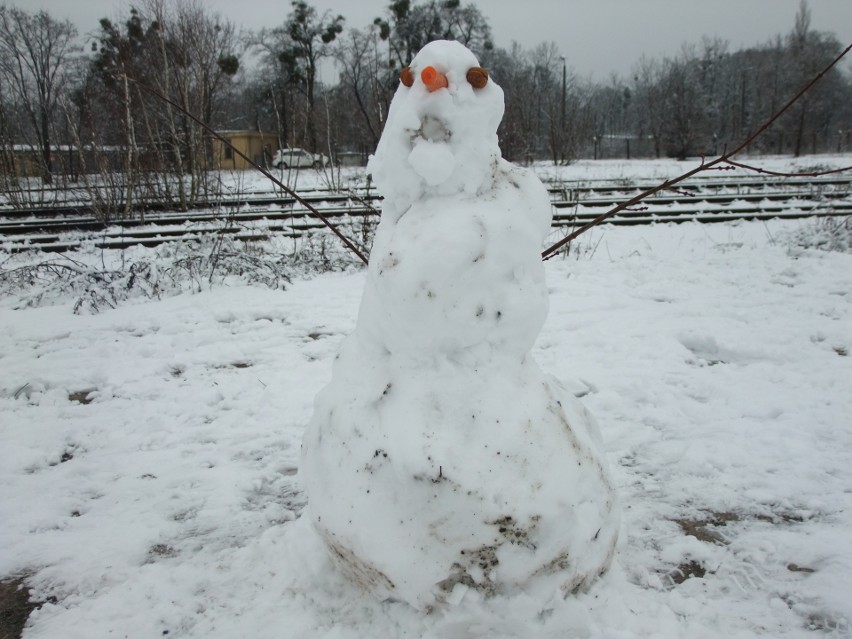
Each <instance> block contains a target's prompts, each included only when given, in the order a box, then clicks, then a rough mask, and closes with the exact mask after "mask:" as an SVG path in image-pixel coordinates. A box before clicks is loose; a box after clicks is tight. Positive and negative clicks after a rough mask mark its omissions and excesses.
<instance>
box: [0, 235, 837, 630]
mask: <svg viewBox="0 0 852 639" xmlns="http://www.w3.org/2000/svg"><path fill="white" fill-rule="evenodd" d="M810 224H812V222H810V221H800V222H790V221H787V222H769V223H758V222H754V223H729V224H719V225H712V226H701V225H697V224H683V225H658V226H653V227H651V226H648V227H629V228H616V227H603V228H601V229H598V230H595V231H593V232H591V233H589V234H587V235H585V236H583V242H582V245H581V246H579V247H577V248H578V249H579V250H578V251H577V252H576V253H575V254H574V255H572V256H570V257H568V258H566V259H558V260H552V261H550V262H548V266H547V269H548V272H547V276H548V286H549V288H550V293H551V296H550V297H551V310H550V315H549V319H548V321H547V323H546V325H545V327H544V330H543V331H542V333H541V335H540V337H539V340H538V342H537V345H536V347H535V349H534V354H535V357H536V359H537V360H538V361H539V362H540V364H541V366H542V368H544V369H545V370H547V371H549V372H552V373H554V374H556V375H557V376H558V377H561V378H563V379H564V380H566V381H568V382H570V383H572V384H575V385H576V387H577V388H586V389H587V390H588V391H589V392H588V394H586V395H585V397H584V398H583V401H584V402H585V403H586V405H587V406H588V407H589V408H590V409H591V411H592V412H593V413H594V414H595V416H596V417H597V419H598V421H599V423H600V425H601V428H602V431H603V435H604V438H605V440H606V443H607V450H608V455H609V459H610V463H611V465H612V467H613V471H614V473H615V477H616V481H617V484H618V490H619V492H620V495H621V500H622V504H623V509H624V513H623V522H622V535H621V540H620V544H619V549H618V555H617V557H616V563H615V566H614V567H613V569H612V570H611V571H610V572H609V573H608V574H607V575H606V576H605V577H604V578H602V579H601V580H600V581H598V582H597V583H596V584H595V585H594V586H593V588H592V589H591V591H590V592H588V593H586V594H582V595H579V596H577V597H575V598H571V599H569V600H567V601H561V600H556V599H554V600H550V601H543V600H533V599H532V598H526V597H523V596H521V597H516V598H513V599H509V600H507V599H501V598H497V599H491V600H485V601H480V600H477V599H476V598H474V597H473V596H472V595H471V596H467V597H465V598H464V599H462V601H460V602H459V603H458V605H456V606H454V607H450V608H449V609H447V610H444V611H441V612H437V613H433V614H431V615H421V614H419V613H417V612H415V611H414V610H412V609H410V608H409V607H407V605H405V604H400V603H391V602H385V603H376V602H373V601H371V600H369V599H368V598H366V597H364V596H362V595H361V594H359V593H358V592H356V591H354V590H353V589H352V587H350V586H349V585H347V584H346V583H344V582H343V581H342V580H341V579H340V578H339V577H338V575H337V574H336V573H335V572H334V570H333V569H332V567H331V566H330V564H329V561H328V559H327V557H326V555H325V550H324V548H323V547H322V546H321V544H320V543H319V542H318V541H317V540H316V538H315V537H314V536H313V534H312V533H311V530H310V529H309V528H308V526H306V525H305V522H304V521H303V520H300V519H299V515H300V512H301V510H302V508H303V506H304V498H303V497H302V494H301V489H300V483H299V476H298V460H299V448H300V440H301V436H302V432H303V428H304V426H305V424H306V422H307V421H308V419H309V417H310V414H311V410H312V402H313V398H314V396H315V394H316V393H317V391H318V390H319V389H320V388H321V387H322V386H323V385H324V384H325V383H326V382H327V381H328V380H329V378H330V374H331V362H332V359H333V357H334V355H335V352H336V350H337V348H338V346H339V344H340V341H341V339H342V337H343V336H344V335H345V334H347V333H348V332H349V331H351V329H352V328H353V326H354V322H355V317H356V312H357V306H358V302H359V299H360V295H361V288H362V286H363V281H364V275H363V272H361V271H358V270H354V269H353V270H350V271H349V272H345V273H328V274H325V275H320V276H316V277H313V278H311V279H298V280H296V281H294V282H293V284H292V285H290V286H288V287H287V288H286V290H270V289H268V288H263V287H252V286H248V285H244V284H237V283H232V284H231V285H229V286H217V287H215V288H213V289H212V290H205V291H204V292H201V293H195V294H191V293H184V294H181V295H177V296H173V297H169V298H165V299H162V300H160V301H152V300H150V299H146V298H143V297H140V298H135V299H131V300H127V301H126V302H124V303H123V304H121V305H119V307H118V308H117V309H113V310H106V311H104V312H101V313H99V314H96V315H89V314H82V315H74V314H73V313H72V312H71V304H72V300H71V299H70V298H68V299H65V300H62V299H60V300H59V303H58V305H54V306H45V307H41V308H25V309H20V310H14V307H15V306H16V300H15V299H13V298H6V299H3V300H0V326H2V331H0V577H2V578H7V577H10V576H14V575H25V576H26V577H27V583H28V584H29V585H30V587H31V588H32V589H33V594H34V597H36V598H38V599H39V600H46V601H48V603H46V604H45V605H44V606H43V607H42V608H41V609H40V610H39V611H37V612H35V613H34V614H33V616H32V617H31V620H30V623H29V625H28V627H27V629H26V631H25V633H24V636H25V637H28V638H33V639H34V638H39V639H47V638H57V639H58V638H62V639H72V638H76V637H79V638H81V639H82V638H86V639H92V638H95V637H97V638H101V637H112V636H115V637H131V638H135V637H139V638H142V637H146V638H148V637H154V636H157V637H159V636H169V637H205V638H208V639H209V638H213V637H216V638H231V637H238V636H244V637H250V638H252V639H263V638H279V637H294V638H295V637H300V638H301V637H333V638H336V639H340V638H361V637H421V636H422V637H433V638H436V639H437V638H448V637H450V638H452V637H519V638H520V637H523V638H530V637H560V638H567V637H612V638H621V639H627V638H633V637H636V638H647V637H660V638H669V637H689V638H690V639H692V638H701V637H708V638H709V637H727V638H734V637H761V636H765V637H810V636H825V635H828V636H849V635H850V632H852V630H850V628H852V603H850V601H852V535H850V532H849V531H850V529H852V383H850V382H852V356H850V352H852V255H849V254H845V253H837V252H834V253H830V252H820V251H815V250H806V251H801V250H798V249H794V248H791V247H790V245H789V244H788V242H787V240H786V239H785V238H786V237H787V236H786V233H787V232H788V231H789V230H791V229H794V228H799V227H802V226H807V225H810ZM136 250H137V251H138V252H140V253H139V254H141V253H144V251H146V250H147V249H136ZM109 259H113V258H112V257H110V258H109ZM115 259H117V258H115ZM566 490H570V487H568V486H566Z"/></svg>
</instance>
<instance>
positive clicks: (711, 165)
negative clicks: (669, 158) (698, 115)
mask: <svg viewBox="0 0 852 639" xmlns="http://www.w3.org/2000/svg"><path fill="white" fill-rule="evenodd" d="M849 51H852V44H850V45H849V46H848V47H846V48H845V49H844V50H843V51H842V52H841V53H840V55H838V56H837V57H836V58H834V60H832V61H831V63H830V64H828V66H826V67H825V68H824V69H823V70H822V71H820V72H819V73H818V74H817V75H816V76H814V77H813V78H812V79H811V81H810V82H808V83H807V84H806V85H805V86H804V87H803V88H802V89H801V91H799V92H798V93H797V94H796V95H794V96H793V97H792V98H790V100H789V101H788V102H787V103H786V104H785V105H784V106H783V107H781V108H780V109H779V110H778V111H776V112H775V114H774V115H773V116H772V117H771V118H769V119H768V120H767V121H766V122H764V123H763V125H761V127H760V128H759V129H757V130H756V131H755V132H754V133H752V134H751V135H750V136H749V137H748V138H746V140H745V141H744V142H742V143H741V144H740V145H739V146H737V147H736V148H735V149H734V150H733V151H731V152H730V153H728V151H727V149H725V152H724V153H723V154H722V155H720V156H719V157H717V158H716V159H714V160H711V161H710V162H705V161H704V158H702V159H701V164H699V165H698V166H697V167H695V168H694V169H691V170H689V171H687V172H686V173H683V174H682V175H679V176H678V177H676V178H672V179H670V180H666V181H665V182H663V183H662V184H658V185H657V186H655V187H653V188H651V189H648V190H647V191H643V192H642V193H640V194H639V195H637V196H635V197H632V198H630V199H629V200H627V201H626V202H622V203H621V204H618V205H616V206H614V207H613V208H611V209H610V210H609V211H607V212H606V213H603V214H601V215H599V216H598V217H596V218H595V219H593V220H592V221H591V222H588V223H586V224H584V225H583V226H581V227H580V228H579V229H577V230H576V231H574V232H573V233H569V234H568V235H566V236H565V237H563V238H562V239H561V240H559V241H558V242H557V243H556V244H554V245H552V246H550V247H548V248H547V249H545V250H544V251H543V252H542V254H541V258H542V259H543V260H549V259H550V258H552V257H553V256H555V255H556V254H557V252H558V251H559V249H561V248H562V247H563V246H565V245H566V244H568V243H569V242H571V241H572V240H574V239H576V238H577V237H578V236H580V235H582V234H583V233H585V232H586V231H588V230H589V229H591V228H594V227H595V226H597V225H598V224H600V223H602V222H604V221H606V220H608V219H609V218H611V217H612V216H613V215H615V214H616V213H619V212H621V211H623V210H625V209H628V208H630V207H632V206H633V205H635V204H638V203H639V202H641V201H642V200H644V199H645V198H647V197H650V196H651V195H654V194H655V193H659V192H660V191H664V190H669V189H671V187H673V186H674V185H675V184H679V183H680V182H683V181H684V180H687V179H689V178H691V177H692V176H693V175H695V174H697V173H701V172H702V171H709V170H725V169H727V168H733V167H734V166H739V165H738V164H737V163H735V162H734V161H733V160H731V158H732V157H734V156H735V155H737V154H738V153H739V152H741V151H742V150H744V149H745V148H746V147H748V146H749V145H750V144H751V143H752V142H754V141H755V140H756V139H757V138H758V137H760V136H761V135H763V133H765V132H766V130H767V129H768V128H769V127H771V126H772V125H773V124H774V123H775V122H776V121H777V120H778V118H780V117H781V116H782V115H784V114H785V113H786V112H787V111H788V110H789V109H790V107H792V106H793V105H794V104H795V103H796V102H798V101H799V99H800V98H801V97H802V96H803V95H805V94H806V93H807V92H808V91H810V90H811V88H813V86H814V85H815V84H816V83H817V82H819V81H820V80H821V79H822V77H823V76H824V75H825V74H826V73H828V72H829V71H831V69H832V68H834V66H835V65H836V64H837V63H838V62H840V60H841V59H842V58H843V56H845V55H846V54H847V53H849ZM719 165H721V166H719ZM742 168H746V169H749V170H754V169H753V168H752V167H750V166H748V165H742ZM841 170H845V169H841ZM832 172H835V171H828V172H826V174H828V173H832ZM836 172H840V171H836Z"/></svg>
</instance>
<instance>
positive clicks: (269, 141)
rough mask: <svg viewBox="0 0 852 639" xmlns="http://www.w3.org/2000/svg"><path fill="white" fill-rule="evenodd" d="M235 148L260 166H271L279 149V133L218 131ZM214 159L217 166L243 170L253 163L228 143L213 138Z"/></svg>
mask: <svg viewBox="0 0 852 639" xmlns="http://www.w3.org/2000/svg"><path fill="white" fill-rule="evenodd" d="M218 133H219V135H221V136H222V137H223V138H225V139H226V140H228V142H229V143H230V144H231V145H233V147H234V148H236V149H238V150H239V151H241V152H242V153H245V154H246V155H247V156H248V157H250V158H251V159H252V160H253V161H254V162H255V163H257V164H259V165H260V166H271V164H272V158H273V156H274V155H275V152H276V151H277V150H278V135H277V134H275V133H268V132H267V133H265V132H263V131H218ZM213 161H214V163H215V165H216V167H217V168H220V169H225V170H236V171H243V170H245V169H250V168H251V165H250V164H249V163H248V162H246V161H245V160H244V159H243V158H241V157H240V156H239V155H237V154H236V153H234V151H233V149H231V148H230V147H229V146H228V145H226V144H222V142H221V141H220V140H219V139H214V140H213Z"/></svg>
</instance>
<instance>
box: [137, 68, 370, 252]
mask: <svg viewBox="0 0 852 639" xmlns="http://www.w3.org/2000/svg"><path fill="white" fill-rule="evenodd" d="M130 80H132V81H133V82H134V83H136V84H137V85H138V86H139V88H140V89H142V90H143V91H145V92H146V93H149V94H151V95H152V96H154V97H155V98H157V99H159V100H162V101H163V102H167V103H168V104H170V105H172V106H173V107H174V108H176V109H177V110H178V111H180V112H181V113H183V114H184V115H185V116H186V117H188V118H189V119H191V120H192V121H193V122H195V123H196V124H197V125H198V126H200V127H201V128H202V129H204V130H205V131H207V133H209V134H210V135H212V136H213V137H215V138H216V139H217V140H219V141H220V142H221V143H222V144H224V145H225V146H227V147H229V148H230V149H231V150H232V151H233V152H234V153H236V154H237V155H238V156H240V157H241V158H242V159H243V160H245V161H246V162H248V163H249V164H250V165H251V166H253V167H254V168H256V169H257V170H258V171H260V172H261V173H262V174H263V175H264V176H265V177H266V178H267V179H269V180H271V181H272V183H273V184H275V185H276V186H278V187H280V188H281V189H282V190H283V191H284V192H285V193H287V194H288V195H289V196H290V197H292V198H293V199H294V200H296V201H297V202H298V203H299V204H301V205H302V206H304V207H305V208H306V209H308V211H310V212H311V215H313V216H314V217H316V218H317V219H319V220H320V221H321V222H322V223H323V224H325V225H326V226H327V227H328V228H329V229H331V232H332V233H334V234H335V235H336V236H337V237H338V238H340V241H341V242H343V244H345V245H346V248H348V249H349V250H350V251H352V252H353V253H355V255H357V256H358V258H359V259H360V260H361V261H362V262H364V264H365V265H366V264H367V258H366V257H365V256H364V254H363V253H362V252H361V251H359V250H358V247H357V246H355V244H354V243H353V242H352V240H350V239H349V238H348V237H346V236H345V235H343V233H341V232H340V231H339V230H338V229H337V228H336V227H335V226H334V225H333V224H332V223H331V222H329V221H328V218H327V217H325V216H324V215H323V214H322V213H320V212H319V211H317V210H316V209H315V208H314V206H313V205H312V204H311V203H310V202H308V201H307V200H305V199H304V198H303V197H302V196H300V195H299V194H298V193H296V191H294V190H293V189H291V188H290V187H289V186H287V185H286V184H284V183H283V182H282V181H281V180H279V179H278V178H276V177H275V176H274V175H272V173H270V172H269V171H268V170H267V169H266V168H264V167H262V166H260V165H259V164H257V162H255V161H254V160H252V159H251V158H250V157H249V156H247V155H246V154H245V153H243V152H242V151H240V150H239V149H238V148H236V147H235V146H234V145H233V144H231V143H230V142H229V141H228V140H227V139H225V138H224V137H223V136H221V135H220V134H219V133H217V132H216V131H214V130H213V128H212V127H210V126H208V125H207V124H205V123H204V122H203V121H201V120H199V119H198V118H197V117H195V116H194V115H192V113H190V112H189V111H187V110H186V109H185V108H183V107H182V106H181V105H180V104H178V103H177V102H174V101H172V100H171V99H169V98H167V97H166V96H164V95H163V94H161V93H159V92H158V91H156V90H155V89H152V88H151V87H149V86H145V85H144V84H142V83H141V82H138V81H136V80H133V78H130Z"/></svg>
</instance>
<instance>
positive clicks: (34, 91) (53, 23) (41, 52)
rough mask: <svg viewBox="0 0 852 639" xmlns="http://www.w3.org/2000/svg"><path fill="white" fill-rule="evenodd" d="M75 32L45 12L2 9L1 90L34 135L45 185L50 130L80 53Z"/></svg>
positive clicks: (50, 164)
mask: <svg viewBox="0 0 852 639" xmlns="http://www.w3.org/2000/svg"><path fill="white" fill-rule="evenodd" d="M76 37H77V30H76V29H75V28H74V26H73V25H72V24H71V23H70V22H67V21H66V22H59V21H57V20H54V19H53V18H52V17H51V16H50V15H49V14H48V13H47V12H45V11H39V12H36V13H28V12H26V11H24V10H22V9H18V8H16V7H7V6H5V5H2V6H0V76H2V81H0V89H2V90H3V91H4V92H6V94H7V95H6V96H3V97H5V98H9V97H11V98H12V100H13V101H14V102H16V103H17V104H18V105H19V107H20V109H21V111H22V112H23V113H24V114H25V117H26V121H27V123H28V125H29V127H30V128H31V131H32V133H33V134H34V137H35V140H36V143H37V146H38V150H39V154H38V157H39V167H40V170H41V176H42V179H43V180H44V182H45V183H50V182H51V181H52V177H53V168H54V167H53V151H52V146H53V137H52V134H53V125H54V121H55V118H56V116H57V115H58V109H57V106H58V99H59V97H60V95H61V93H62V91H63V89H64V87H65V84H66V81H67V71H68V67H69V64H70V61H71V59H72V58H73V56H74V54H75V53H76V52H77V51H78V48H77V47H76V46H75V39H76Z"/></svg>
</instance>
